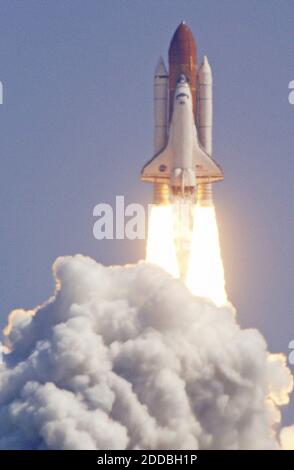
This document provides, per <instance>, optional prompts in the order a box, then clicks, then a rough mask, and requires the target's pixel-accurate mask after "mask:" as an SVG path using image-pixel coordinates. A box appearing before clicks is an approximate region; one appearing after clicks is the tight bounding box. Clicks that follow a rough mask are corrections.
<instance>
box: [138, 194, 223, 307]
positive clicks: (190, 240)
mask: <svg viewBox="0 0 294 470" xmlns="http://www.w3.org/2000/svg"><path fill="white" fill-rule="evenodd" d="M146 261H148V262H150V263H153V264H157V265H158V266H160V267H161V268H163V269H164V270H165V271H167V272H168V273H170V274H171V275H172V276H174V277H180V278H181V279H183V281H184V282H185V284H186V285H187V287H188V288H189V290H190V291H191V293H192V294H194V295H196V296H199V297H205V298H207V299H209V300H211V301H212V302H214V303H215V304H216V305H217V306H222V305H225V304H226V303H227V294H226V290H225V276H224V268H223V262H222V258H221V250H220V242H219V233H218V227H217V220H216V214H215V208H214V206H213V204H212V203H211V204H210V205H201V203H198V204H197V205H195V204H192V203H191V201H189V200H180V199H179V200H175V201H174V203H173V204H172V205H169V206H168V205H165V206H156V205H155V206H153V208H152V211H151V215H150V220H149V231H148V241H147V254H146Z"/></svg>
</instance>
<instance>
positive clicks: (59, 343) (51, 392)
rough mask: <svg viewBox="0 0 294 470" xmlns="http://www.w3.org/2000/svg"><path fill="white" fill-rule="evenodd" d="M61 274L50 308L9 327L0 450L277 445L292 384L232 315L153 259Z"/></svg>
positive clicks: (64, 269) (281, 362)
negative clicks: (196, 294) (192, 291)
mask: <svg viewBox="0 0 294 470" xmlns="http://www.w3.org/2000/svg"><path fill="white" fill-rule="evenodd" d="M54 275H55V277H56V285H57V290H56V294H55V296H54V297H53V298H52V299H50V300H49V301H48V302H47V303H46V304H45V305H43V306H41V307H39V308H37V309H36V310H35V311H34V312H25V311H21V310H18V311H17V312H14V313H13V314H12V315H11V316H10V319H9V325H8V327H7V329H6V334H7V339H8V341H9V347H10V348H11V350H12V352H11V353H10V354H8V355H7V356H6V364H5V366H3V367H1V368H0V448H2V449H48V448H49V449H125V448H128V449H199V448H201V449H244V448H245V449H271V448H278V446H279V444H278V438H277V433H278V431H279V430H278V425H279V422H280V411H279V408H278V406H280V405H283V404H286V403H287V402H288V395H289V393H290V391H291V389H292V377H291V374H290V371H289V370H288V369H287V367H286V362H285V359H284V358H283V356H280V355H272V356H270V355H269V353H268V352H267V347H266V343H265V341H264V339H263V337H262V336H261V335H260V333H259V332H258V331H256V330H242V329H241V328H240V327H239V326H238V324H237V322H236V319H235V315H234V310H233V308H232V307H226V308H216V307H215V306H214V305H212V304H210V303H209V302H206V301H204V300H200V299H197V298H196V297H193V296H192V295H191V294H190V293H189V292H188V290H187V289H186V288H185V286H184V285H183V284H182V283H181V282H180V281H177V280H175V279H172V278H171V277H170V276H169V275H168V274H166V273H165V272H163V271H162V270H160V269H159V268H156V267H154V266H151V265H148V264H146V263H144V262H142V263H139V264H138V265H135V266H125V267H104V266H102V265H99V264H97V263H96V262H95V261H93V260H92V259H90V258H85V257H83V256H80V255H77V256H74V257H66V258H59V259H58V260H57V261H56V263H55V265H54ZM285 432H286V431H285Z"/></svg>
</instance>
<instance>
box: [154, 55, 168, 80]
mask: <svg viewBox="0 0 294 470" xmlns="http://www.w3.org/2000/svg"><path fill="white" fill-rule="evenodd" d="M154 76H155V77H157V78H165V77H167V76H168V73H167V70H166V67H165V65H164V61H163V58H162V57H159V60H158V63H157V66H156V68H155V72H154Z"/></svg>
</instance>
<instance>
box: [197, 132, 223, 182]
mask: <svg viewBox="0 0 294 470" xmlns="http://www.w3.org/2000/svg"><path fill="white" fill-rule="evenodd" d="M193 158H194V164H195V169H196V181H197V183H204V182H207V183H211V182H214V181H220V180H222V179H223V178H224V175H223V170H222V169H221V167H220V166H219V165H218V164H217V163H216V162H215V161H214V160H213V159H212V158H211V157H210V156H209V155H208V153H206V152H205V150H203V149H202V148H201V147H200V146H199V144H198V142H197V140H195V143H194V146H193Z"/></svg>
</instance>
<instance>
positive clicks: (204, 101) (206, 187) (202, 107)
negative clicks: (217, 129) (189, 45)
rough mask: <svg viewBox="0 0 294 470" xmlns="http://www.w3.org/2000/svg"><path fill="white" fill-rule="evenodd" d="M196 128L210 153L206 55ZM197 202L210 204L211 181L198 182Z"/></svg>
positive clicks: (209, 80)
mask: <svg viewBox="0 0 294 470" xmlns="http://www.w3.org/2000/svg"><path fill="white" fill-rule="evenodd" d="M197 92H198V93H197V129H198V135H199V141H200V144H201V145H202V147H203V148H204V150H205V151H206V152H207V153H208V155H212V119H213V108H212V72H211V67H210V64H209V62H208V59H207V57H206V56H204V58H203V62H202V64H201V67H200V69H199V72H198V90H197ZM197 202H198V204H200V205H202V206H204V205H210V204H212V185H211V183H207V184H199V185H198V187H197Z"/></svg>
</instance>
